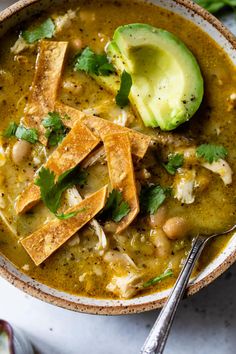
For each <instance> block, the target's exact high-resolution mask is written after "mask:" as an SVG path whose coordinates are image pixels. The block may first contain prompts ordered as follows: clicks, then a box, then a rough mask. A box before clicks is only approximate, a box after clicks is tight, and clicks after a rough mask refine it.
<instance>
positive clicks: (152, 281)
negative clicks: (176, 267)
mask: <svg viewBox="0 0 236 354" xmlns="http://www.w3.org/2000/svg"><path fill="white" fill-rule="evenodd" d="M172 276H173V271H172V269H168V270H167V271H166V272H165V273H163V274H161V275H158V276H157V277H155V278H152V279H150V280H148V281H146V283H144V284H143V287H144V288H149V287H150V286H153V285H156V284H157V283H159V282H160V281H163V280H165V279H167V278H170V277H172Z"/></svg>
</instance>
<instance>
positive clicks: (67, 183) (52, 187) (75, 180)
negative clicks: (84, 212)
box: [35, 166, 87, 219]
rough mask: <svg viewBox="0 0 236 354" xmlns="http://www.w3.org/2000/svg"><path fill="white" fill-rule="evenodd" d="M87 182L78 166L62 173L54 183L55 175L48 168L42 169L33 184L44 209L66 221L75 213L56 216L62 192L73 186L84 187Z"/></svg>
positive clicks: (84, 173)
mask: <svg viewBox="0 0 236 354" xmlns="http://www.w3.org/2000/svg"><path fill="white" fill-rule="evenodd" d="M86 180H87V173H86V172H85V171H83V170H81V169H80V168H79V167H78V166H76V167H75V168H72V169H69V170H67V171H65V172H64V173H62V174H61V175H60V176H59V177H58V179H57V181H55V173H54V172H53V171H51V170H49V169H48V168H45V167H42V168H41V169H40V171H39V173H38V177H37V179H36V181H35V184H36V185H37V186H39V188H40V193H41V198H42V201H43V202H44V204H45V205H46V207H47V208H48V209H49V210H50V211H51V212H52V213H53V214H55V216H56V217H57V218H59V219H68V218H71V217H72V216H75V215H76V214H77V213H78V211H77V212H74V213H68V214H58V212H57V211H58V209H59V207H60V203H61V198H62V194H63V192H65V191H66V190H67V189H68V188H71V187H72V186H74V185H80V186H82V185H84V184H85V183H86Z"/></svg>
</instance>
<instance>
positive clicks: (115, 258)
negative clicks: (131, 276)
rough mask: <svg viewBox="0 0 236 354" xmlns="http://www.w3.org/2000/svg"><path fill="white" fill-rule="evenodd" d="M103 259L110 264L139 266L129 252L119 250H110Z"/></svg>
mask: <svg viewBox="0 0 236 354" xmlns="http://www.w3.org/2000/svg"><path fill="white" fill-rule="evenodd" d="M103 259H104V261H105V262H106V263H109V264H113V265H116V264H122V265H123V266H131V267H134V268H137V266H136V264H135V263H134V261H133V260H132V258H130V256H129V255H128V254H127V253H121V252H118V251H108V252H106V253H105V255H104V257H103Z"/></svg>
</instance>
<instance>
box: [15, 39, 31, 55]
mask: <svg viewBox="0 0 236 354" xmlns="http://www.w3.org/2000/svg"><path fill="white" fill-rule="evenodd" d="M34 46H35V44H29V43H27V42H26V41H25V40H24V38H22V37H21V36H19V38H18V39H17V41H16V42H15V44H14V45H13V46H12V47H11V52H12V53H13V54H20V53H22V52H24V51H25V50H27V49H29V48H32V47H34Z"/></svg>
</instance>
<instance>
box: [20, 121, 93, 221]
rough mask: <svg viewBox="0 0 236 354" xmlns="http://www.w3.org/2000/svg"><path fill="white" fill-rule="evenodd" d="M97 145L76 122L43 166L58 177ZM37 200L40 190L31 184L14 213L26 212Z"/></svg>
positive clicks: (22, 194)
mask: <svg viewBox="0 0 236 354" xmlns="http://www.w3.org/2000/svg"><path fill="white" fill-rule="evenodd" d="M98 143H99V139H98V138H97V137H96V136H95V135H94V134H93V133H92V132H91V131H90V130H89V129H88V128H87V127H86V126H85V125H84V124H83V123H81V121H77V122H76V123H75V124H74V126H73V128H72V129H71V131H70V132H69V133H68V134H67V136H66V137H65V138H64V139H63V141H62V142H61V144H60V145H59V146H58V148H57V149H56V150H55V151H54V152H53V153H52V154H51V155H50V157H49V159H48V160H47V162H46V163H45V165H44V166H45V167H46V168H49V169H50V170H52V171H53V172H54V173H55V174H56V176H59V175H60V174H62V173H63V172H65V171H67V170H69V169H70V168H73V167H75V166H76V165H78V163H80V162H81V161H82V160H83V159H84V158H85V157H86V156H87V155H89V153H90V152H91V151H92V150H93V149H94V148H95V147H96V146H97V145H98ZM39 200H40V189H39V187H38V186H36V185H35V184H34V182H32V183H30V184H29V185H28V186H27V187H26V188H25V190H24V191H23V192H22V193H21V194H20V196H19V197H18V199H17V201H16V205H15V209H16V213H17V214H21V213H24V212H26V211H27V210H29V209H31V208H32V207H33V206H34V205H36V204H37V203H38V201H39Z"/></svg>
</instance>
